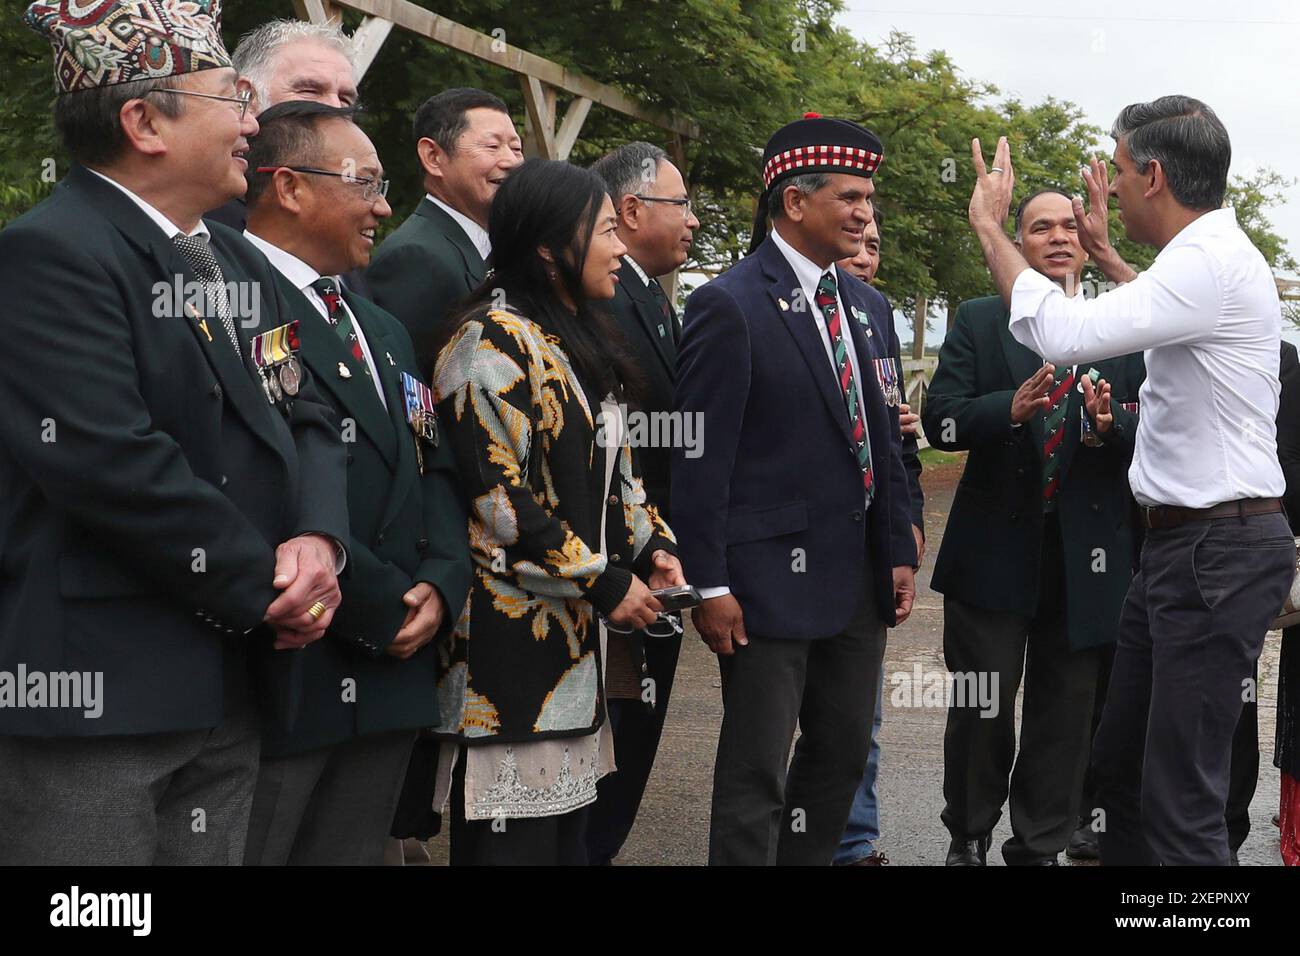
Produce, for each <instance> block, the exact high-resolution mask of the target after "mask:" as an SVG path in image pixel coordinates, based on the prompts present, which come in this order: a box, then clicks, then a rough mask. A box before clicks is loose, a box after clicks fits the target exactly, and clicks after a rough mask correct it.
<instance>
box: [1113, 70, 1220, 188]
mask: <svg viewBox="0 0 1300 956" xmlns="http://www.w3.org/2000/svg"><path fill="white" fill-rule="evenodd" d="M1110 135H1111V137H1112V138H1113V139H1114V140H1115V141H1116V142H1120V141H1121V140H1122V141H1123V142H1124V143H1125V145H1126V147H1127V149H1128V154H1129V156H1131V157H1132V158H1133V163H1134V165H1136V166H1137V168H1138V170H1139V171H1141V170H1144V169H1146V168H1147V166H1148V165H1150V163H1151V161H1152V160H1153V159H1154V160H1159V162H1160V167H1161V168H1162V169H1163V170H1164V171H1165V179H1166V180H1167V181H1168V183H1169V192H1170V193H1171V194H1172V195H1173V197H1174V199H1176V200H1177V201H1178V203H1179V204H1180V205H1182V206H1186V207H1187V208H1188V209H1196V210H1202V209H1218V208H1219V207H1220V206H1222V205H1223V196H1224V193H1225V192H1226V191H1227V188H1228V166H1229V164H1230V163H1231V162H1232V143H1231V142H1230V141H1229V139H1228V131H1227V130H1226V129H1224V127H1223V123H1221V122H1220V121H1219V117H1218V116H1216V115H1215V113H1214V110H1212V109H1210V108H1209V107H1208V106H1206V105H1205V104H1204V103H1202V102H1201V101H1200V100H1196V99H1192V98H1191V97H1190V96H1177V95H1174V96H1162V97H1160V98H1159V99H1157V100H1152V101H1151V102H1150V103H1133V104H1131V105H1129V106H1126V107H1124V109H1122V110H1121V111H1120V114H1119V116H1118V117H1116V118H1115V124H1114V125H1113V126H1112V127H1111V129H1110Z"/></svg>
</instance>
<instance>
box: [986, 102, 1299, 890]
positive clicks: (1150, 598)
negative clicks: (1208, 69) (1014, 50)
mask: <svg viewBox="0 0 1300 956" xmlns="http://www.w3.org/2000/svg"><path fill="white" fill-rule="evenodd" d="M1111 136H1112V137H1113V138H1114V139H1115V141H1116V147H1115V153H1114V156H1113V158H1112V165H1113V167H1114V179H1113V180H1111V181H1110V183H1109V188H1108V192H1109V194H1110V195H1113V196H1115V197H1117V199H1118V201H1119V206H1120V214H1121V217H1122V219H1123V221H1124V224H1125V227H1126V229H1127V232H1128V235H1129V238H1131V239H1133V240H1135V241H1137V242H1143V243H1147V244H1150V245H1154V246H1156V247H1157V248H1158V249H1159V250H1160V254H1159V255H1158V256H1157V257H1156V259H1155V262H1153V263H1152V265H1151V268H1149V269H1148V270H1147V271H1146V272H1144V273H1141V274H1140V275H1136V274H1134V273H1132V270H1129V269H1127V267H1124V266H1123V265H1122V263H1119V262H1118V261H1117V259H1118V257H1117V256H1115V254H1114V253H1113V251H1111V250H1109V249H1107V248H1105V247H1104V246H1103V247H1102V248H1100V249H1099V250H1098V251H1099V252H1100V255H1098V256H1097V259H1098V262H1099V264H1101V266H1102V268H1103V269H1104V270H1105V271H1106V273H1107V275H1108V276H1109V277H1110V278H1120V279H1124V278H1131V280H1132V281H1129V282H1127V283H1126V284H1124V285H1121V286H1119V287H1118V288H1116V289H1114V290H1113V291H1110V292H1107V293H1105V294H1103V295H1099V296H1097V297H1095V298H1090V299H1089V298H1084V297H1074V298H1070V297H1067V296H1066V295H1065V294H1064V293H1063V292H1061V291H1060V289H1059V288H1058V287H1057V286H1055V285H1053V284H1051V283H1050V282H1047V281H1046V280H1044V279H1043V278H1042V277H1041V276H1039V275H1037V274H1036V273H1034V271H1033V270H1031V269H1029V268H1028V267H1027V266H1026V264H1025V261H1024V259H1023V257H1022V256H1021V255H1020V254H1019V252H1017V250H1016V249H1015V247H1014V246H1013V245H1012V244H1011V241H1010V239H1008V238H1007V236H1006V234H1005V232H1004V231H1003V228H1002V223H1003V221H1004V220H1005V218H1006V213H1007V209H1008V206H1009V203H1010V199H1011V192H1012V187H1013V184H1014V177H1013V174H1012V169H1011V158H1010V149H1009V147H1008V145H1007V142H1006V139H1005V137H1004V138H1003V139H1001V140H999V142H998V147H997V152H996V154H995V157H994V165H993V167H992V168H990V169H988V170H986V169H985V166H984V160H983V155H982V153H981V151H980V147H979V141H978V140H976V141H974V142H973V143H972V153H973V160H974V164H975V169H976V173H977V182H976V186H975V190H974V194H973V195H972V197H971V203H970V221H971V225H972V227H973V228H974V229H975V232H976V234H977V235H978V237H979V240H980V244H981V246H982V247H983V250H984V256H985V259H986V260H987V261H988V264H989V269H990V271H991V272H992V274H993V277H994V280H995V281H996V284H997V287H998V291H999V292H1000V293H1001V294H1002V296H1003V298H1004V299H1005V300H1007V302H1008V303H1009V305H1010V314H1011V318H1010V328H1011V333H1012V335H1013V336H1014V337H1015V338H1016V340H1017V341H1019V342H1021V343H1023V344H1025V345H1027V346H1029V347H1030V348H1032V349H1034V350H1035V351H1037V352H1038V353H1040V354H1041V355H1042V356H1043V357H1044V358H1045V359H1046V360H1047V361H1049V362H1054V363H1079V362H1090V361H1095V360H1097V359H1102V358H1107V357H1110V356H1114V355H1121V354H1124V353H1126V352H1134V351H1139V350H1142V351H1144V353H1145V359H1146V367H1147V379H1146V383H1145V384H1144V385H1143V387H1142V391H1141V401H1142V419H1141V423H1140V425H1139V427H1138V433H1137V447H1136V451H1135V453H1134V456H1133V464H1132V467H1131V468H1130V470H1129V482H1130V484H1131V486H1132V489H1133V494H1134V497H1135V498H1136V499H1137V501H1138V504H1139V505H1141V506H1142V516H1143V524H1144V525H1145V526H1146V528H1147V529H1148V530H1147V537H1146V541H1145V544H1144V546H1143V551H1142V558H1141V564H1140V568H1139V572H1138V574H1137V576H1136V577H1135V578H1134V579H1133V583H1132V586H1131V587H1130V589H1129V593H1128V597H1127V599H1126V601H1125V604H1124V608H1123V611H1122V613H1121V618H1120V629H1119V640H1118V647H1117V650H1116V656H1115V666H1114V671H1113V674H1112V677H1111V684H1110V691H1109V695H1108V697H1107V701H1106V707H1105V710H1104V713H1103V716H1102V721H1101V726H1100V727H1099V728H1098V731H1097V737H1096V741H1095V743H1094V750H1093V754H1094V756H1093V760H1094V766H1095V770H1096V776H1097V786H1098V791H1099V797H1100V802H1101V805H1102V807H1103V809H1104V810H1105V812H1106V818H1105V822H1104V830H1103V831H1102V841H1101V849H1102V861H1103V862H1104V863H1107V864H1111V865H1115V864H1165V865H1174V864H1184V865H1186V864H1193V865H1197V864H1199V865H1226V864H1227V863H1228V862H1229V851H1228V838H1227V829H1226V827H1225V824H1224V805H1225V802H1226V799H1227V792H1228V779H1229V763H1230V752H1231V742H1232V734H1233V729H1234V727H1235V726H1236V724H1237V719H1238V716H1239V715H1240V712H1241V708H1242V703H1243V698H1244V697H1245V696H1246V694H1247V693H1248V691H1249V688H1250V681H1251V671H1252V667H1253V665H1254V663H1255V661H1256V659H1257V658H1258V657H1259V653H1260V650H1261V648H1262V646H1263V641H1264V635H1265V633H1266V632H1267V630H1268V625H1269V622H1270V621H1271V620H1272V618H1273V617H1274V615H1275V614H1276V612H1277V610H1278V609H1279V608H1280V607H1281V606H1282V602H1283V600H1284V598H1285V596H1286V593H1287V590H1288V588H1289V585H1290V582H1291V576H1292V573H1293V563H1294V556H1295V555H1294V547H1293V544H1292V539H1291V535H1290V531H1289V529H1288V527H1287V522H1286V519H1285V517H1284V515H1283V513H1282V507H1281V502H1280V500H1279V499H1280V496H1281V495H1282V492H1283V490H1284V487H1285V486H1284V482H1283V477H1282V470H1281V468H1280V466H1279V465H1278V461H1277V444H1276V429H1275V425H1274V421H1275V418H1276V415H1277V403H1278V393H1279V390H1280V386H1279V384H1278V356H1279V343H1280V338H1281V321H1280V318H1281V309H1280V304H1279V301H1278V297H1277V289H1276V286H1275V284H1274V281H1273V276H1272V274H1271V273H1270V271H1269V268H1268V265H1267V263H1266V262H1265V261H1264V258H1263V256H1261V255H1260V253H1259V251H1258V250H1256V249H1255V248H1254V246H1252V245H1251V243H1250V240H1249V239H1248V238H1247V237H1246V235H1245V233H1243V232H1242V231H1241V229H1240V228H1239V227H1238V225H1237V222H1236V217H1235V216H1234V214H1233V212H1232V210H1231V209H1225V208H1221V207H1222V204H1223V197H1224V192H1225V189H1226V185H1227V176H1228V165H1229V161H1230V158H1231V146H1230V143H1229V140H1228V134H1227V131H1226V130H1225V129H1224V128H1223V125H1222V123H1221V122H1220V121H1219V119H1218V117H1217V116H1215V114H1214V112H1213V111H1212V110H1211V109H1210V108H1209V107H1208V106H1206V105H1205V104H1204V103H1201V102H1199V101H1198V100H1194V99H1191V98H1190V97H1185V96H1165V97H1161V98H1160V99H1157V100H1154V101H1152V102H1150V103H1137V104H1133V105H1131V106H1128V107H1126V108H1125V109H1124V110H1123V111H1122V112H1121V113H1120V115H1119V117H1118V119H1117V120H1116V121H1115V124H1114V126H1113V128H1112V130H1111ZM1089 175H1090V176H1091V178H1092V179H1093V180H1094V182H1095V180H1096V178H1097V177H1098V175H1099V171H1098V172H1091V173H1090V174H1089ZM1101 195H1104V193H1101ZM1093 205H1094V208H1093V210H1092V211H1091V213H1090V215H1089V217H1088V218H1089V219H1090V220H1091V222H1089V223H1086V224H1085V229H1089V231H1092V232H1094V233H1096V234H1097V235H1100V236H1104V232H1103V231H1102V230H1100V229H1099V228H1097V226H1098V222H1099V221H1104V218H1105V215H1106V213H1105V209H1104V207H1103V208H1100V209H1098V208H1096V207H1097V203H1096V202H1094V204H1093ZM1084 387H1085V390H1089V383H1087V382H1086V381H1085V383H1084ZM1066 546H1067V547H1068V546H1069V542H1066Z"/></svg>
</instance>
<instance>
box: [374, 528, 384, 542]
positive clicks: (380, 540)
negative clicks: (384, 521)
mask: <svg viewBox="0 0 1300 956" xmlns="http://www.w3.org/2000/svg"><path fill="white" fill-rule="evenodd" d="M383 543H384V533H383V532H382V531H381V532H379V537H377V538H375V544H383Z"/></svg>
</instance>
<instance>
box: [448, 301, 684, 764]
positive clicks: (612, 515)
mask: <svg viewBox="0 0 1300 956" xmlns="http://www.w3.org/2000/svg"><path fill="white" fill-rule="evenodd" d="M434 390H435V393H436V398H437V401H438V417H439V420H440V422H441V427H442V433H443V435H444V436H445V438H444V439H443V440H445V441H448V442H450V443H451V447H452V450H453V451H454V452H455V457H456V464H457V466H458V469H459V472H460V477H461V481H462V485H463V488H464V490H465V497H466V502H467V504H468V506H469V542H470V554H471V556H472V559H473V562H474V578H473V584H472V585H471V588H470V595H469V600H468V601H466V603H465V610H464V612H463V613H462V615H461V617H460V620H459V621H458V622H457V624H456V627H455V628H454V630H453V633H452V635H451V638H450V640H449V642H448V643H447V644H446V645H444V647H443V651H442V653H443V662H444V666H445V671H444V675H443V677H442V680H441V681H440V683H439V698H438V702H439V706H440V709H441V712H442V724H441V726H440V727H439V728H438V729H439V733H441V734H443V735H446V736H449V737H456V738H458V739H461V740H462V741H464V742H465V743H470V744H472V743H474V742H500V743H506V742H519V741H527V740H539V739H544V738H548V737H576V736H582V735H585V734H589V733H591V732H592V731H594V730H595V729H596V728H598V727H599V726H600V722H601V720H602V719H603V715H604V710H605V708H604V703H603V694H604V690H603V688H602V686H601V679H600V672H601V663H600V649H599V645H600V641H599V629H598V628H597V627H596V626H595V623H594V622H593V620H592V608H593V607H594V608H595V609H596V611H597V612H599V613H608V612H609V611H611V610H613V609H614V608H615V607H617V606H618V604H619V602H620V601H621V600H622V599H623V597H624V595H626V593H627V589H628V587H629V586H630V585H631V581H632V573H633V572H634V571H635V572H636V573H638V574H639V575H640V577H641V578H642V580H644V579H645V578H646V577H647V576H648V573H649V563H650V555H651V554H652V553H653V552H654V551H655V550H657V549H660V548H662V549H664V550H666V551H669V552H670V553H675V546H674V542H673V537H672V532H671V531H670V530H669V528H668V526H667V525H666V524H665V523H664V521H663V520H662V519H661V518H660V517H659V515H658V513H657V512H656V510H655V509H654V507H653V506H652V505H650V504H647V503H646V501H645V492H644V491H643V489H642V486H641V479H640V477H639V476H638V474H637V473H636V471H635V468H634V463H633V458H632V452H631V450H630V449H629V448H628V447H627V445H626V444H624V445H623V447H622V448H621V449H620V452H619V458H618V466H617V468H616V469H615V472H614V478H613V482H612V485H613V487H612V488H608V489H607V488H606V487H605V467H606V466H605V448H604V447H603V446H602V445H601V444H600V443H599V442H598V440H597V438H598V435H600V434H601V417H600V403H599V402H595V414H594V415H593V408H592V404H593V403H592V402H591V400H590V398H589V396H587V395H586V394H585V393H584V391H583V389H582V387H581V385H580V384H579V382H578V379H577V377H576V376H575V375H574V372H573V369H572V367H571V366H570V364H569V359H568V356H566V355H565V353H564V351H563V349H562V347H561V343H560V340H559V339H558V338H556V337H555V336H554V335H551V334H548V333H546V332H545V331H543V330H542V328H541V327H539V326H538V325H537V324H536V323H534V322H533V321H532V320H530V319H528V318H525V317H523V316H521V315H520V314H518V313H517V312H514V311H505V310H500V309H491V310H485V314H484V315H483V317H482V318H478V317H475V318H472V319H471V320H470V321H468V322H466V323H465V325H464V326H463V327H461V328H460V329H459V330H458V332H457V333H456V336H455V337H454V338H453V339H452V340H451V341H450V342H449V343H448V344H447V345H446V347H445V348H443V350H442V352H441V353H440V354H439V355H438V361H437V367H436V369H435V370H434ZM535 441H540V442H541V454H540V457H538V456H530V451H531V450H532V448H533V445H532V443H533V442H535ZM530 457H531V458H532V460H533V461H535V462H537V463H538V464H540V477H534V478H530V476H529V475H528V470H529V461H530ZM602 511H604V512H605V514H606V540H607V544H608V551H609V556H608V558H606V556H605V555H602V554H601V549H600V523H601V512H602Z"/></svg>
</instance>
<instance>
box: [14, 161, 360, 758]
mask: <svg viewBox="0 0 1300 956" xmlns="http://www.w3.org/2000/svg"><path fill="white" fill-rule="evenodd" d="M211 231H212V249H213V252H214V254H215V255H216V257H217V260H218V261H219V263H220V264H221V266H222V269H223V271H224V272H225V277H226V280H227V282H229V283H234V286H232V288H233V289H235V291H236V293H237V296H238V297H239V298H240V299H246V300H247V302H248V303H249V304H250V305H252V306H254V307H255V308H256V314H257V317H258V321H257V322H256V323H255V324H254V326H255V327H253V328H248V329H244V328H241V329H240V333H239V334H240V336H241V339H242V342H243V347H244V353H245V356H244V357H245V361H244V362H243V363H241V362H240V361H239V357H238V356H236V353H235V351H234V349H233V348H231V345H230V342H229V340H228V339H227V338H226V337H225V333H224V331H223V329H222V326H221V323H220V320H219V319H217V317H216V315H215V314H212V315H211V317H209V318H207V320H206V324H207V327H208V333H205V332H204V331H203V329H202V328H201V327H200V324H199V321H198V320H196V319H195V318H193V317H191V316H190V315H187V314H185V310H183V309H176V308H175V305H177V303H175V302H173V299H172V295H171V290H172V288H173V287H174V284H175V283H176V282H177V281H178V280H179V281H180V282H182V283H184V282H193V281H194V276H193V273H192V272H191V271H190V268H189V266H188V264H187V263H186V261H185V260H184V258H183V257H182V256H181V255H180V254H179V252H177V251H176V249H175V246H174V245H173V244H172V242H171V241H170V240H169V239H168V238H167V237H166V236H165V235H164V234H163V232H162V230H160V229H159V228H158V226H157V225H156V224H155V223H154V222H153V221H151V220H150V219H149V217H148V216H147V215H145V213H144V212H143V211H142V210H141V209H140V208H139V207H138V206H136V205H135V204H134V203H133V202H132V201H131V199H130V198H129V197H127V196H126V195H125V194H123V193H122V192H121V191H120V190H118V189H117V188H116V187H115V186H113V185H112V184H110V183H107V182H104V181H103V180H102V179H100V178H99V177H98V176H96V175H95V174H94V173H91V172H89V171H87V170H85V169H83V168H80V167H73V169H72V170H71V172H69V174H68V176H67V177H66V178H65V179H64V181H63V182H62V183H61V184H60V185H59V186H58V187H56V189H55V190H54V192H53V194H52V195H51V196H50V197H49V198H47V199H46V200H45V201H43V202H42V203H40V205H38V206H37V207H36V208H34V209H33V210H32V211H31V212H29V213H28V214H27V215H25V216H23V217H22V218H20V219H19V220H17V221H16V222H14V223H13V224H12V225H10V226H9V227H8V228H7V229H5V230H4V231H3V232H0V288H3V289H4V290H5V293H6V296H7V297H8V300H9V301H10V303H12V305H13V307H12V308H9V309H6V310H5V311H4V313H3V315H0V330H2V334H3V337H4V340H5V343H6V345H5V349H4V353H3V358H0V405H3V407H4V409H5V414H4V415H3V416H0V502H3V504H2V506H0V507H3V515H2V516H0V670H8V671H11V672H12V671H13V670H14V669H15V668H16V666H17V665H18V664H19V663H22V664H25V665H26V667H27V669H28V670H29V671H34V670H45V671H81V672H96V671H98V672H102V673H103V693H104V698H105V699H104V702H103V714H102V716H101V717H99V718H98V719H89V718H85V717H83V716H82V712H81V711H80V710H66V709H64V710H57V709H39V710H33V709H21V710H20V709H12V708H4V709H0V733H6V734H22V735H38V736H88V735H101V734H137V733H150V732H157V731H172V730H187V729H194V728H201V727H211V726H214V725H216V724H217V723H219V722H220V721H221V719H222V689H223V680H224V679H223V667H224V662H223V657H224V655H223V642H226V641H243V642H246V643H256V642H265V641H269V640H270V636H269V634H267V633H266V632H265V630H264V629H263V628H262V627H261V621H262V617H263V615H264V613H265V611H266V608H267V606H268V605H269V604H270V603H271V602H272V601H273V600H274V599H275V597H276V596H277V594H278V593H279V592H278V591H276V590H275V589H274V588H273V587H272V585H271V578H272V575H273V568H274V561H275V559H274V551H275V547H276V545H278V544H279V543H281V542H283V541H285V540H286V539H288V538H291V537H293V536H295V535H297V534H301V533H305V532H321V533H324V534H327V535H330V536H332V537H334V538H336V539H337V540H339V541H343V542H346V541H347V540H348V524H347V511H346V507H345V504H344V496H345V493H346V492H345V482H346V475H345V464H344V450H343V446H342V445H341V444H340V443H339V441H338V430H337V424H336V420H335V417H334V414H333V412H332V411H331V410H330V409H329V407H328V406H326V405H325V404H324V403H322V402H321V401H320V399H319V396H318V395H317V394H316V391H315V387H314V385H313V383H312V381H311V378H310V376H309V375H308V376H307V377H306V378H305V380H304V382H303V385H302V390H301V392H300V394H299V396H298V400H297V401H296V402H295V403H294V404H293V408H292V412H291V413H290V414H289V415H288V416H287V417H286V415H285V414H284V413H282V412H281V411H280V410H278V409H276V408H274V407H272V406H271V405H270V403H269V402H268V401H267V398H266V397H265V396H264V394H263V392H262V389H261V387H260V386H259V385H258V384H257V381H256V380H255V378H254V373H253V372H252V371H251V365H250V364H249V363H248V361H247V351H248V349H247V342H248V337H249V336H250V335H252V334H256V333H257V332H258V331H259V330H266V329H269V328H273V327H275V326H278V325H281V324H283V323H285V322H287V321H289V320H290V318H291V310H290V308H289V305H288V303H287V302H286V301H285V299H284V297H283V296H282V295H281V294H280V292H279V290H278V286H277V284H276V281H275V277H274V275H273V270H272V269H271V266H270V263H268V262H267V261H266V259H265V257H263V256H262V254H261V253H259V252H258V251H257V250H255V249H254V248H253V247H252V246H251V245H250V244H249V243H248V242H247V241H245V240H244V238H243V237H242V236H239V235H236V234H235V233H233V232H231V231H230V230H228V229H226V228H225V227H223V226H220V225H216V224H213V225H212V226H211ZM250 311H251V309H250ZM209 333H210V334H211V338H209ZM307 476H310V480H306V478H307ZM249 631H251V633H250V634H249V635H248V636H243V635H244V634H245V632H249ZM287 653H292V652H287Z"/></svg>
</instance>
